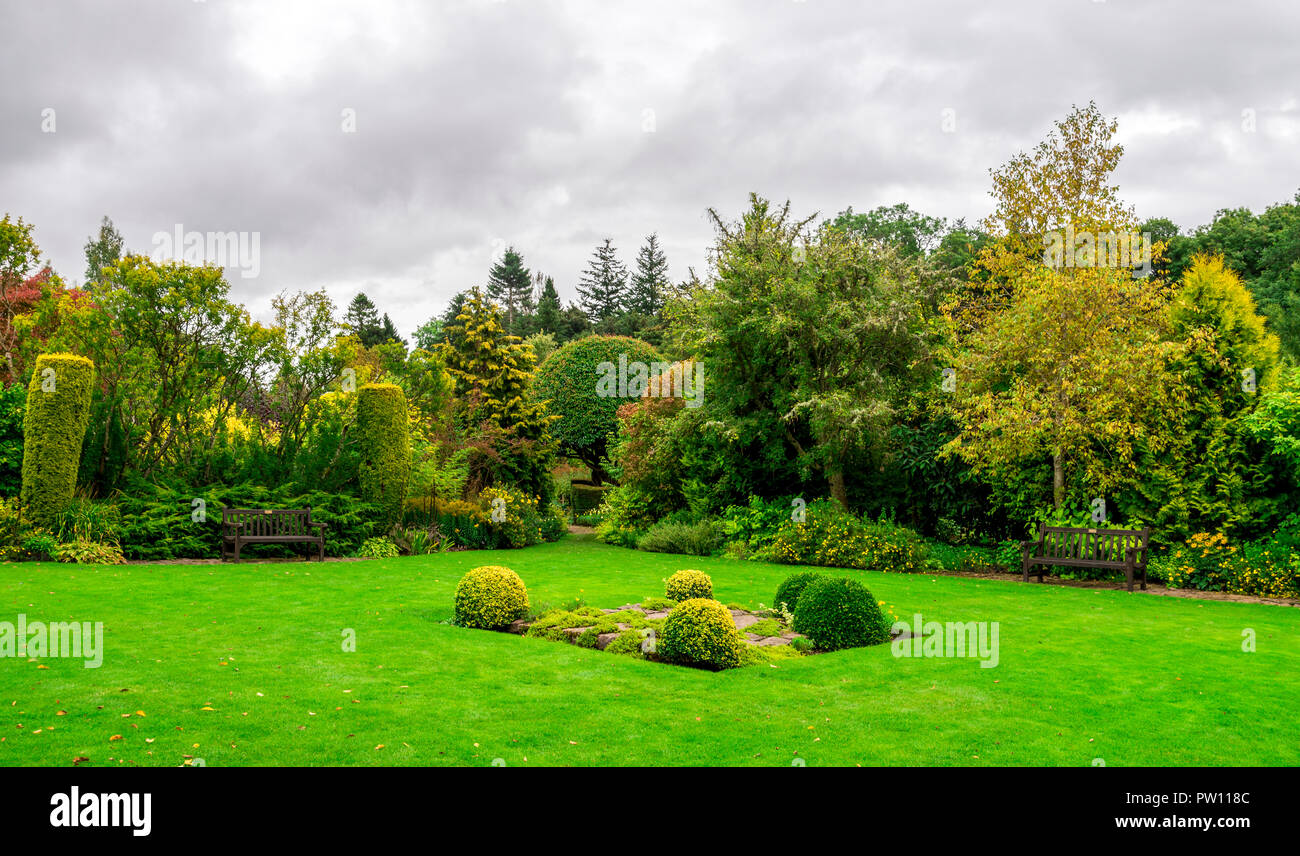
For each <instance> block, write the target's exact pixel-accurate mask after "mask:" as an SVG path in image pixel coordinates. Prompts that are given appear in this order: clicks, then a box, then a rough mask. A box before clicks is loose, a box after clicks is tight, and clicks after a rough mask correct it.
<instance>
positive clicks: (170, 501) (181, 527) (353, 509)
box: [113, 479, 383, 560]
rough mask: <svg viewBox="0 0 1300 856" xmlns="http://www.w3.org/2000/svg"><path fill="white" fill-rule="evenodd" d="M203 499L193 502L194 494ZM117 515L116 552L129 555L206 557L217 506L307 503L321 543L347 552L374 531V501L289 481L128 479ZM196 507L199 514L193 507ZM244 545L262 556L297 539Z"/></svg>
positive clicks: (289, 548)
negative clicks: (304, 488)
mask: <svg viewBox="0 0 1300 856" xmlns="http://www.w3.org/2000/svg"><path fill="white" fill-rule="evenodd" d="M196 499H197V500H202V502H203V505H202V506H198V505H195V500H196ZM113 504H115V505H116V506H117V508H118V511H119V516H120V518H121V528H120V535H121V544H122V552H123V553H124V554H125V555H126V557H127V558H129V559H148V560H167V559H210V558H215V557H217V556H219V555H220V554H221V509H222V507H223V506H224V507H227V508H307V507H310V508H311V518H312V520H314V521H316V522H319V523H324V524H325V526H326V529H325V549H326V551H327V552H328V553H329V554H330V555H336V556H351V555H355V554H356V551H357V550H358V549H359V548H360V547H361V544H362V543H363V542H364V541H365V540H366V539H367V538H373V537H375V536H376V535H378V534H379V532H380V531H382V530H381V529H380V519H381V518H382V516H383V513H382V511H381V510H380V509H379V507H378V506H375V505H371V504H370V503H367V502H362V501H360V500H359V499H358V498H357V497H356V496H353V495H351V494H338V493H326V492H324V491H311V492H309V493H305V494H295V493H294V491H293V487H292V486H291V485H283V486H281V487H278V488H267V487H264V486H262V485H255V484H247V483H245V484H238V485H232V486H224V485H212V486H209V487H205V488H198V487H186V486H179V487H169V486H166V485H158V484H152V483H149V482H144V481H141V480H138V479H134V480H132V481H130V482H129V483H128V484H126V485H125V486H124V487H123V489H122V490H121V491H120V492H118V493H116V494H114V496H113ZM200 511H202V513H201V514H200V513H199V512H200ZM247 549H254V550H257V551H258V554H259V555H266V556H294V555H298V554H299V552H301V551H304V550H306V549H309V548H308V547H307V546H305V545H302V544H287V545H280V544H257V545H253V546H252V547H250V548H247Z"/></svg>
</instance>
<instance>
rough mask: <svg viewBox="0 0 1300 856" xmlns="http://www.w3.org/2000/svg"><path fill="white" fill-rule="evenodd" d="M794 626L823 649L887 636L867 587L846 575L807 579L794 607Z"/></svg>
mask: <svg viewBox="0 0 1300 856" xmlns="http://www.w3.org/2000/svg"><path fill="white" fill-rule="evenodd" d="M794 630H795V632H796V633H802V634H803V635H804V636H807V637H808V638H809V639H811V640H812V643H813V644H814V645H816V646H817V647H818V648H820V649H821V650H823V651H838V650H840V649H841V648H858V647H861V646H863V645H876V644H879V643H881V642H886V641H888V640H889V625H888V624H886V623H885V617H884V615H883V614H882V613H881V611H880V606H879V605H878V604H877V603H876V599H875V598H874V597H872V595H871V592H869V591H867V587H866V586H864V585H863V584H862V583H860V582H858V581H857V580H851V579H849V578H847V577H822V578H821V579H817V580H813V581H812V582H810V583H808V585H807V587H806V588H805V589H804V590H803V592H802V593H801V594H800V595H799V605H798V606H797V607H796V608H795V611H794Z"/></svg>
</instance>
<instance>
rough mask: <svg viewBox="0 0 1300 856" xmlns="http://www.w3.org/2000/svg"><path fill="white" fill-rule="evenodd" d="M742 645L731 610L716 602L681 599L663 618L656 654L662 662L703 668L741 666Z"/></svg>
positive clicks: (700, 598)
mask: <svg viewBox="0 0 1300 856" xmlns="http://www.w3.org/2000/svg"><path fill="white" fill-rule="evenodd" d="M744 644H745V642H744V640H743V639H741V637H740V631H739V630H737V629H736V621H735V619H734V618H732V617H731V611H730V610H728V609H727V608H726V607H725V606H723V605H722V604H720V603H718V602H717V601H716V600H710V599H708V598H702V597H697V598H692V599H690V600H684V601H682V602H681V603H679V604H677V606H675V607H673V611H672V612H670V613H668V617H667V618H666V619H664V626H663V630H662V631H661V632H660V634H659V639H658V644H657V645H656V651H657V652H658V653H659V655H660V656H662V657H663V658H664V659H665V660H670V661H672V662H674V663H681V664H683V665H687V666H700V667H702V668H705V669H734V668H736V667H737V666H739V665H740V661H741V654H740V652H741V646H742V645H744Z"/></svg>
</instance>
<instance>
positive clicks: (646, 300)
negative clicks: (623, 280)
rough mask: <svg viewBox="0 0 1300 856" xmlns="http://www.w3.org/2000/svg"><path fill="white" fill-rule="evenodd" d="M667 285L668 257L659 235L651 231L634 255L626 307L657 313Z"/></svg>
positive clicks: (641, 312) (652, 314) (661, 304)
mask: <svg viewBox="0 0 1300 856" xmlns="http://www.w3.org/2000/svg"><path fill="white" fill-rule="evenodd" d="M668 285H669V283H668V259H667V257H666V256H664V252H663V250H662V249H661V248H660V246H659V236H658V235H657V234H656V233H654V232H651V233H650V236H649V237H648V238H646V241H645V245H644V246H642V247H641V250H640V252H638V253H637V255H636V272H635V273H633V274H632V289H631V294H630V295H629V297H628V309H630V310H631V311H633V312H637V313H640V314H641V315H650V316H655V315H658V314H659V311H660V310H661V309H663V306H664V295H665V293H666V292H667V289H668Z"/></svg>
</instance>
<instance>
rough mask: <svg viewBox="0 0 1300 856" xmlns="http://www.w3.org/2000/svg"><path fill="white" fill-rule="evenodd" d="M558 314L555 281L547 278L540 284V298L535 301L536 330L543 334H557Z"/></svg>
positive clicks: (558, 300)
mask: <svg viewBox="0 0 1300 856" xmlns="http://www.w3.org/2000/svg"><path fill="white" fill-rule="evenodd" d="M560 312H561V310H560V295H559V292H557V291H556V290H555V280H553V279H551V278H550V277H549V276H548V277H546V281H545V282H543V283H542V296H541V297H540V298H539V299H538V301H537V329H538V330H539V331H541V332H543V333H558V332H559V331H560Z"/></svg>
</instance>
